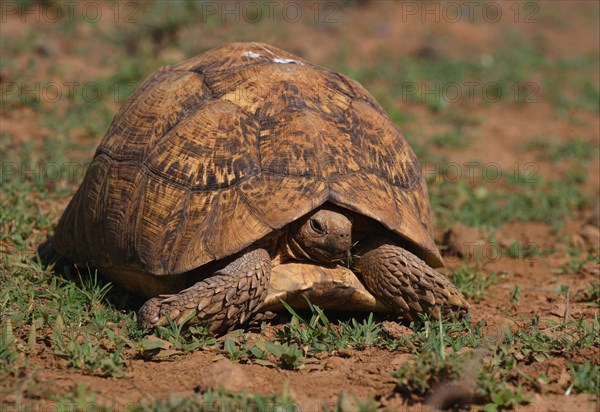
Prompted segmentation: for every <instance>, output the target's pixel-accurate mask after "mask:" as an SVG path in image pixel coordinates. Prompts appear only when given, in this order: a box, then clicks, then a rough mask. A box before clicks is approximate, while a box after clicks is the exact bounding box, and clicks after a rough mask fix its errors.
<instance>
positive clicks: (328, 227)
mask: <svg viewBox="0 0 600 412" xmlns="http://www.w3.org/2000/svg"><path fill="white" fill-rule="evenodd" d="M287 243H288V250H289V251H290V252H291V253H290V254H291V255H292V257H294V258H296V259H309V260H313V261H316V262H331V261H333V260H335V259H340V258H343V257H344V256H345V255H346V253H347V252H348V250H350V248H351V247H352V217H351V216H350V215H349V214H348V213H344V212H342V211H341V210H340V209H339V208H335V207H333V206H323V207H320V208H318V209H316V210H314V211H313V212H311V213H309V214H307V215H305V216H303V217H301V218H300V219H298V220H296V221H295V222H293V223H292V224H291V225H290V231H289V234H288V238H287Z"/></svg>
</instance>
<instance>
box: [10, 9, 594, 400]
mask: <svg viewBox="0 0 600 412" xmlns="http://www.w3.org/2000/svg"><path fill="white" fill-rule="evenodd" d="M496 4H497V3H496ZM511 4H512V3H511ZM537 4H538V5H539V7H540V15H539V19H540V23H537V24H524V23H519V24H517V23H514V22H513V19H512V17H511V18H504V19H501V21H500V22H499V23H496V24H486V23H485V22H482V21H478V22H474V23H471V22H468V21H460V22H448V21H444V19H443V18H442V21H440V22H439V23H437V24H436V23H431V22H428V23H426V24H423V23H421V21H420V20H419V17H413V16H408V17H407V16H406V15H405V14H403V13H405V12H406V10H404V11H403V9H402V6H401V4H400V3H392V2H370V3H368V4H366V5H352V6H349V7H347V8H344V9H342V8H337V9H336V10H337V14H336V15H335V17H336V18H337V19H338V20H339V23H337V24H332V25H327V24H321V25H314V24H309V23H297V24H289V25H278V26H276V27H275V26H273V27H271V26H269V25H268V24H262V23H261V24H258V25H254V26H252V25H243V27H242V26H240V27H239V30H235V31H234V30H232V26H231V25H227V24H224V25H217V26H216V27H214V28H212V29H211V31H210V32H208V33H204V34H203V40H202V41H203V44H202V45H201V47H202V48H203V49H206V48H208V47H211V46H215V45H218V44H221V43H223V42H227V41H232V40H259V41H268V42H272V43H274V44H275V45H277V46H278V47H282V48H284V49H288V50H289V51H291V52H293V53H298V54H300V55H302V56H303V57H305V58H307V59H308V60H311V61H314V62H317V63H319V64H323V65H329V64H331V63H332V60H333V59H334V57H332V56H337V55H339V52H340V49H341V48H342V47H344V48H346V50H347V53H348V55H349V56H348V66H349V67H350V68H352V69H355V70H356V69H359V68H360V67H361V65H363V64H366V63H369V64H371V63H372V62H371V61H370V58H371V57H372V58H376V59H381V58H382V53H381V52H382V51H385V54H389V55H394V56H398V55H402V54H406V53H414V52H415V51H416V50H417V49H419V47H421V46H422V45H423V44H424V42H427V41H429V40H430V39H432V40H433V41H434V43H435V44H436V47H439V48H440V49H441V50H442V51H443V53H444V55H445V56H449V57H460V56H462V55H465V54H467V53H469V54H470V53H474V52H475V53H481V54H492V55H493V53H494V50H495V47H496V45H498V43H499V42H501V41H502V37H501V36H502V33H503V31H505V30H507V29H511V30H515V31H517V32H518V33H519V34H520V35H523V36H524V37H525V38H529V37H531V36H542V37H543V38H545V39H546V40H545V44H547V46H546V47H547V50H545V52H547V53H548V54H549V55H551V56H578V55H587V54H589V53H596V55H597V54H598V52H599V50H600V45H599V40H598V36H597V33H598V4H597V3H595V2H579V3H578V4H574V2H553V3H550V2H537ZM509 5H510V4H508V3H506V4H504V12H505V16H510V14H508V13H510V11H508V10H507V9H506V8H507V7H508V6H509ZM336 7H340V6H339V5H338V6H336ZM3 18H4V17H3ZM404 18H407V21H406V22H403V19H404ZM2 24H3V28H2V35H3V36H5V35H7V36H18V35H19V34H24V33H26V31H27V30H41V31H43V33H45V41H46V42H47V45H48V47H50V48H51V49H52V50H53V56H52V58H51V59H44V58H40V57H39V56H38V55H36V54H35V52H33V51H32V52H29V53H28V54H24V55H22V56H18V57H17V58H15V61H14V64H15V65H16V67H25V66H27V65H28V64H29V63H28V59H29V58H33V59H35V60H36V61H37V62H39V65H38V66H37V68H36V69H35V71H34V72H33V76H35V77H37V78H38V79H44V81H46V80H52V79H55V80H57V81H64V80H65V79H69V80H71V79H78V80H79V81H80V82H84V81H86V80H90V79H95V78H98V77H102V76H106V75H109V74H111V73H112V72H113V71H116V68H115V65H117V64H118V62H117V61H116V60H113V58H112V57H111V56H112V55H113V54H114V55H122V54H123V53H122V51H119V48H120V46H115V45H114V44H110V43H107V46H106V47H107V48H106V49H105V50H103V51H101V52H100V51H98V52H94V53H93V54H91V55H90V54H89V53H87V52H86V48H89V47H91V45H93V44H94V36H95V33H94V32H90V30H88V28H86V27H85V25H77V26H76V29H75V33H74V34H71V35H67V34H65V33H63V32H59V31H57V30H56V28H55V27H53V25H52V24H49V23H44V22H41V23H35V22H34V23H32V22H27V23H25V24H23V23H21V22H20V21H19V18H18V17H15V16H8V19H7V21H6V24H5V22H4V21H3V23H2ZM106 24H111V23H110V21H109V22H106ZM102 27H104V26H102ZM271 28H273V31H271ZM102 30H103V31H104V30H105V29H104V28H103V29H102ZM190 41H192V40H190ZM193 41H196V40H193ZM160 53H164V54H165V55H168V56H174V59H175V60H177V59H181V58H182V57H184V56H185V53H184V52H181V51H173V50H165V51H164V52H162V51H161V52H159V54H160ZM169 53H170V54H169ZM385 54H384V55H385ZM100 55H102V56H103V57H102V58H101V56H100ZM106 56H108V59H107V58H106ZM13 57H14V56H12V57H9V58H13ZM3 58H4V57H3ZM56 62H60V67H61V71H58V72H56V71H52V67H53V66H54V65H55V63H56ZM101 62H103V63H101ZM382 63H383V62H382ZM2 75H3V76H8V75H9V74H8V73H4V72H3V73H2ZM8 80H10V79H8ZM596 80H597V79H596ZM3 81H7V79H6V78H4V80H3ZM377 83H378V81H377V80H375V81H374V84H377ZM596 87H597V84H596ZM42 104H44V103H43V102H42ZM397 105H398V106H399V107H401V108H402V109H403V110H404V111H406V112H407V113H409V114H410V115H411V116H412V119H411V120H410V122H409V123H410V125H409V126H408V127H409V128H412V131H413V132H414V133H412V134H411V136H412V137H413V139H415V140H416V141H421V142H424V141H426V136H431V134H432V131H433V130H435V126H434V125H431V124H435V116H436V114H432V113H431V112H430V111H428V110H426V109H424V108H423V106H422V105H417V104H408V103H402V102H398V103H397ZM117 106H118V105H116V104H115V108H116V107H117ZM470 110H471V112H470V114H471V115H472V116H474V117H476V118H478V119H480V120H481V122H480V125H478V126H476V129H475V130H476V134H477V138H476V139H475V140H473V141H472V143H471V144H470V145H469V146H468V147H466V148H464V149H439V150H438V151H437V152H438V153H440V154H444V155H446V156H447V157H448V158H449V159H451V160H452V161H454V162H458V163H462V162H465V161H470V160H473V159H476V160H478V161H480V162H482V163H485V162H496V163H498V164H499V165H500V166H501V167H502V168H503V169H508V168H509V167H510V166H511V165H513V164H514V163H515V162H518V163H519V164H525V163H527V162H536V164H538V166H539V171H540V173H541V174H542V175H543V176H545V177H547V178H548V179H552V178H558V177H560V175H561V173H562V171H561V170H560V168H558V167H557V166H556V165H553V164H552V163H550V162H549V161H544V160H540V159H539V158H537V157H536V154H535V152H532V151H529V152H527V151H524V150H523V144H524V143H525V142H526V141H527V140H529V139H532V138H534V137H536V136H547V135H552V136H557V137H559V138H561V139H562V140H564V141H567V140H569V139H571V138H573V137H583V138H585V139H588V140H589V141H591V142H594V144H595V145H598V142H599V134H598V130H599V128H600V122H599V118H598V115H597V113H590V112H587V111H584V110H581V109H576V108H573V109H572V110H570V111H569V113H568V115H567V116H563V117H559V116H558V115H557V114H556V113H555V111H554V109H553V107H552V105H551V104H550V103H549V102H546V101H541V102H539V103H537V104H531V105H525V106H516V105H510V104H506V105H504V104H490V105H477V104H474V105H473V107H471V108H470ZM574 117H576V118H577V121H570V120H572V118H574ZM38 119H39V115H38V114H37V113H36V111H35V110H33V109H31V108H29V107H17V108H14V109H11V110H3V113H2V115H1V118H0V120H1V123H2V124H1V130H2V132H6V133H9V134H14V135H17V136H19V139H22V140H23V141H31V142H33V143H34V147H35V145H36V144H38V143H39V142H40V141H42V140H43V139H52V138H53V136H50V135H49V134H50V132H49V131H48V129H47V128H46V127H45V126H44V125H43V124H40V123H39V122H38ZM415 131H418V133H419V134H420V135H419V134H417V132H415ZM420 136H423V137H420ZM100 137H101V136H94V137H93V138H94V139H96V142H98V141H99V139H100ZM81 139H83V140H85V139H90V137H81ZM78 155H79V157H80V158H88V157H89V156H91V151H87V150H86V151H85V153H83V154H81V153H79V154H78ZM599 176H600V163H599V161H598V157H594V158H593V160H592V161H591V162H590V164H589V170H588V180H587V181H586V182H585V185H584V188H585V190H586V192H587V193H588V194H589V196H590V197H591V198H592V199H595V200H596V201H597V198H598V187H599V182H600V178H599ZM74 185H75V184H74ZM67 201H68V199H67V198H65V199H64V200H63V201H61V202H57V203H55V204H52V205H46V206H45V207H46V208H47V209H48V213H49V214H50V215H51V216H52V218H53V219H54V220H57V219H58V216H59V215H60V213H61V211H62V209H63V208H64V205H65V204H66V202H67ZM591 213H592V211H591V210H585V211H582V212H578V213H574V215H573V216H571V217H570V218H569V219H568V220H567V222H566V224H565V225H564V228H563V229H562V231H561V232H559V233H557V234H555V233H553V232H552V228H551V227H550V226H549V225H545V224H541V223H536V222H516V223H510V224H506V225H505V226H504V227H503V228H501V229H500V230H499V231H498V232H497V233H496V240H497V241H498V242H499V243H500V244H503V243H504V244H506V245H510V244H511V243H512V241H513V240H519V241H521V242H533V243H535V244H538V245H539V246H540V247H541V249H542V250H544V249H548V248H551V247H555V248H557V249H558V250H559V252H558V253H555V254H552V255H550V256H548V257H546V258H542V257H538V258H533V259H521V260H515V259H511V258H508V257H502V258H499V259H496V260H489V259H488V260H486V259H483V260H479V261H477V262H475V263H477V264H478V265H479V269H480V271H481V272H482V273H487V272H489V271H496V272H498V273H502V274H504V278H503V279H502V280H501V281H500V282H499V283H497V284H495V285H494V286H492V287H491V289H490V291H489V293H488V294H487V295H486V296H485V298H484V299H482V300H481V301H478V302H472V310H471V312H472V317H473V321H479V320H485V321H486V322H487V326H486V331H487V332H488V333H489V334H490V335H492V334H494V333H498V332H499V331H500V330H502V327H504V326H506V325H508V326H510V327H511V328H516V327H517V324H516V323H515V320H514V319H517V318H520V317H526V318H529V317H533V316H540V317H542V318H548V319H554V320H561V319H562V317H563V316H564V313H565V310H566V309H567V301H566V298H565V296H559V295H557V294H556V292H555V291H556V287H557V285H568V286H569V287H570V288H571V291H572V295H571V296H573V295H574V294H575V293H576V292H577V291H579V290H582V289H585V288H586V287H587V286H588V285H589V283H590V282H591V281H594V280H596V281H597V280H598V278H599V276H600V268H599V267H598V265H597V264H596V265H594V264H588V265H587V266H586V267H585V268H584V269H583V270H581V271H580V272H579V273H577V274H566V275H560V274H557V273H556V269H559V268H560V267H561V266H562V265H563V264H565V263H567V261H568V257H567V255H566V253H565V246H566V244H568V242H569V241H573V242H581V241H582V237H581V231H582V229H583V228H584V226H585V225H586V224H587V223H586V222H587V219H588V217H589V216H590V214H591ZM446 229H447V228H440V227H438V228H436V231H438V232H440V233H441V232H443V231H445V230H446ZM42 235H43V234H40V236H42ZM564 239H567V241H565V240H564ZM467 240H470V239H467ZM597 242H598V241H597V240H596V241H595V242H594V241H591V242H589V241H588V242H587V243H586V244H585V246H586V247H587V248H591V249H593V248H598V243H597ZM465 263H466V262H465V260H464V259H459V258H453V257H448V258H447V266H449V267H450V268H452V267H460V266H463V265H464V264H465ZM515 284H518V285H520V286H521V290H522V292H521V299H520V302H519V303H518V304H513V303H511V301H510V295H511V292H512V290H513V287H514V285H515ZM568 312H569V314H570V316H571V317H573V318H579V317H581V316H585V317H592V316H593V315H594V314H596V315H597V314H598V313H597V312H598V311H597V309H590V308H589V307H586V306H585V304H584V303H574V302H573V301H570V302H569V303H568ZM38 346H39V351H38V352H39V354H38V355H36V356H35V357H32V358H31V359H30V363H31V367H30V370H29V371H28V374H29V377H24V378H23V379H24V380H27V379H31V380H33V381H34V382H35V383H36V384H35V385H33V387H35V388H37V391H38V392H37V393H30V394H29V396H30V397H31V399H29V401H32V402H34V403H36V404H37V406H38V407H42V408H44V407H46V406H48V407H49V406H50V405H51V404H52V403H51V402H50V401H48V398H49V395H51V394H54V393H58V394H62V393H66V392H68V391H72V390H73V388H74V387H75V386H76V385H77V384H79V383H84V384H86V385H88V386H89V387H91V388H93V389H94V390H95V391H97V393H98V400H99V402H100V403H102V404H106V405H119V406H124V405H127V404H129V403H138V402H140V401H147V400H150V399H153V398H160V397H166V396H167V394H169V393H172V394H177V395H180V396H186V395H192V394H193V393H194V392H196V391H198V390H202V389H205V388H207V387H208V386H211V379H212V377H211V375H210V374H207V373H206V371H207V369H208V368H209V367H210V366H211V365H212V364H213V363H214V362H215V361H220V360H221V359H222V358H223V356H222V352H221V351H217V350H213V349H208V350H202V351H199V352H195V353H191V354H186V355H180V356H175V357H172V358H169V359H168V360H163V361H145V360H141V359H132V360H131V361H130V364H129V365H128V368H127V375H126V376H125V377H124V378H120V379H116V378H102V377H96V376H89V375H85V374H81V373H80V372H79V371H77V370H75V369H69V368H67V367H66V365H65V364H64V362H63V361H61V360H59V359H58V358H56V357H55V356H53V355H52V354H51V350H50V349H49V348H46V347H44V346H43V345H42V344H38ZM597 349H598V348H596V350H595V351H590V353H581V354H580V355H581V361H582V362H583V361H585V360H586V359H588V360H593V359H592V358H594V357H596V359H595V360H593V362H595V363H596V364H597V363H598V359H597V357H598V356H599V353H598V350H597ZM408 359H410V356H409V355H407V354H404V353H401V352H395V351H389V350H384V349H378V348H368V349H365V350H363V351H355V350H346V351H342V352H341V353H332V354H327V355H323V356H322V357H319V358H315V359H309V361H308V362H307V364H306V368H304V369H303V370H300V371H287V370H282V369H279V368H268V367H263V366H259V365H255V364H238V363H224V364H223V368H225V369H227V368H229V369H231V368H233V372H232V374H234V375H236V374H237V375H239V374H241V375H242V377H243V378H244V379H242V380H241V382H243V383H245V385H242V386H245V387H246V388H247V389H248V390H249V391H250V392H258V393H261V394H269V393H273V392H281V390H282V388H283V385H284V382H286V381H287V382H289V384H288V387H289V391H290V394H291V396H292V397H293V398H294V399H295V400H296V401H297V403H298V406H299V407H300V410H302V411H313V410H314V411H319V410H321V409H320V408H321V405H322V404H323V402H326V403H329V404H330V405H334V404H335V402H337V399H338V396H339V395H340V393H342V392H346V393H348V394H352V393H353V394H356V395H357V396H358V397H359V398H361V399H365V398H367V397H368V396H374V397H375V399H376V400H377V404H378V406H379V407H381V408H388V409H389V410H413V408H414V409H415V410H421V409H420V408H423V407H424V405H423V404H421V403H419V402H417V403H413V404H411V403H409V402H410V401H409V400H408V399H405V398H403V397H402V395H401V394H399V393H398V392H397V391H396V389H395V379H394V378H392V377H391V375H390V374H391V373H392V372H393V371H395V370H396V369H397V368H398V367H399V365H401V364H403V363H405V362H406V361H407V360H408ZM525 372H526V373H528V374H529V375H531V376H535V375H537V374H538V373H546V374H547V375H549V376H552V377H555V378H556V381H555V382H553V383H552V384H549V385H548V386H547V387H538V388H535V387H531V386H525V387H524V389H525V392H526V395H527V396H529V397H531V398H532V400H533V401H532V403H531V404H529V405H524V406H521V407H520V408H519V410H523V411H525V410H527V411H567V410H569V411H588V410H589V411H591V410H597V408H598V402H597V399H595V397H594V396H592V395H590V394H579V395H570V396H568V397H567V396H565V395H564V391H565V390H566V388H567V387H568V385H569V383H570V378H569V376H568V374H567V366H566V362H565V360H564V359H562V358H553V359H549V360H547V361H544V362H541V363H538V364H533V365H530V366H529V367H528V368H527V370H526V371H525ZM236 389H241V388H236ZM440 390H441V389H440ZM21 401H23V400H21V399H15V398H14V396H12V395H7V396H6V397H5V398H4V402H7V403H6V405H13V406H14V407H16V404H18V403H19V402H21ZM434 401H435V400H434ZM15 403H16V404H15ZM434 403H435V402H434ZM13 406H9V407H8V410H11V409H12V408H13ZM429 407H430V408H431V407H432V406H431V405H430V406H429ZM479 408H480V407H479ZM43 410H46V409H43Z"/></svg>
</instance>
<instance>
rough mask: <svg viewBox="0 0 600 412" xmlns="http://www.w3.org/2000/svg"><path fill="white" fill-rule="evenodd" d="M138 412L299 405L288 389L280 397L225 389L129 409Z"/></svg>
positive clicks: (260, 410)
mask: <svg viewBox="0 0 600 412" xmlns="http://www.w3.org/2000/svg"><path fill="white" fill-rule="evenodd" d="M130 410H131V411H132V412H137V411H140V412H141V411H156V412H159V411H166V410H168V411H189V410H197V411H229V410H242V411H245V410H251V411H256V412H270V411H274V410H281V411H290V412H294V411H296V410H297V408H296V404H295V403H294V401H293V400H292V398H291V397H290V396H289V394H287V390H286V389H285V385H284V391H283V392H282V393H281V394H274V395H269V396H263V395H259V394H249V393H247V392H241V393H236V392H231V391H226V390H222V389H219V390H216V391H213V390H208V391H206V392H204V393H198V394H196V395H194V396H190V397H185V398H182V397H178V396H174V395H171V396H169V397H167V398H166V399H161V400H155V401H153V402H151V403H145V404H142V405H140V406H138V407H133V408H132V409H130Z"/></svg>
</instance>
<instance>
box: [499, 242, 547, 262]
mask: <svg viewBox="0 0 600 412" xmlns="http://www.w3.org/2000/svg"><path fill="white" fill-rule="evenodd" d="M504 253H505V254H506V255H507V256H509V257H511V258H513V259H526V258H531V257H533V256H537V255H538V254H539V247H538V245H536V244H526V245H521V244H520V243H519V242H517V241H515V242H513V243H512V244H511V245H510V246H509V247H507V248H506V249H505V251H504Z"/></svg>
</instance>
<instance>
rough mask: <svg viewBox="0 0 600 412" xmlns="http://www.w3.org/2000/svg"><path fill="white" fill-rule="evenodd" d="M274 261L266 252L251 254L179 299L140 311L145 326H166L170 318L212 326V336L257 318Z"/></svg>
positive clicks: (162, 300) (159, 300) (153, 301)
mask: <svg viewBox="0 0 600 412" xmlns="http://www.w3.org/2000/svg"><path fill="white" fill-rule="evenodd" d="M270 276H271V258H270V257H269V253H268V252H267V251H266V250H264V249H255V250H252V251H250V252H247V253H245V254H243V255H242V256H240V257H239V258H237V259H236V260H234V261H233V262H231V263H230V264H229V265H227V266H226V267H225V268H223V269H221V270H219V271H217V272H215V274H214V275H213V276H211V277H209V278H207V279H204V280H202V281H200V282H198V283H196V284H195V285H193V286H192V287H190V288H187V289H185V290H182V291H181V292H179V293H177V294H176V295H168V296H164V295H161V296H160V297H158V298H152V299H150V300H148V301H147V302H146V303H145V304H144V305H143V306H142V308H141V309H140V311H139V315H138V323H139V324H140V325H141V326H145V327H153V326H162V325H166V324H167V323H168V320H167V313H168V314H169V317H170V318H171V319H172V320H173V321H175V322H177V323H179V324H181V323H182V322H184V321H185V320H186V319H187V318H189V317H190V316H192V314H193V318H192V319H191V320H190V321H189V324H190V325H195V324H200V325H205V326H208V328H209V330H210V331H211V332H217V331H225V330H228V329H232V328H233V327H234V326H235V325H237V324H241V323H243V322H244V321H245V320H246V319H248V318H250V317H251V315H253V314H255V313H256V312H257V311H258V309H259V308H260V307H261V306H262V304H263V302H264V301H265V298H266V297H267V293H268V289H269V278H270Z"/></svg>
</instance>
